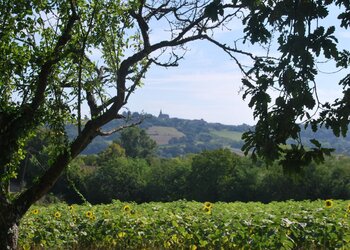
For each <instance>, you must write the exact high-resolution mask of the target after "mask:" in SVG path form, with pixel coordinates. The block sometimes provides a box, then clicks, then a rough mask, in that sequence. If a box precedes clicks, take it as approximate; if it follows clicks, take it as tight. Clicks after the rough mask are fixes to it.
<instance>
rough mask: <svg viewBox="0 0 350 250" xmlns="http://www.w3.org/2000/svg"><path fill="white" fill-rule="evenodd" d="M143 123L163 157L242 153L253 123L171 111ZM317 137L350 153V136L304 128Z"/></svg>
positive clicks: (103, 142)
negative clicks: (227, 151) (212, 120)
mask: <svg viewBox="0 0 350 250" xmlns="http://www.w3.org/2000/svg"><path fill="white" fill-rule="evenodd" d="M132 117H133V119H136V120H137V119H138V118H140V117H141V115H140V114H138V113H133V114H132ZM145 117H146V118H145V119H144V121H143V122H142V123H141V125H140V127H141V128H143V129H145V130H146V132H147V133H148V135H149V136H150V137H151V138H152V139H154V140H155V141H156V142H157V145H158V155H159V156H161V157H175V156H179V155H185V154H189V153H198V152H201V151H203V150H211V149H217V148H222V147H226V148H230V149H232V150H233V151H235V152H236V153H239V154H241V153H242V152H241V151H240V148H241V147H242V145H243V142H242V140H241V136H242V134H243V132H245V131H248V130H249V129H251V130H252V129H254V127H252V126H249V125H246V124H242V125H236V126H234V125H223V124H220V123H208V122H206V121H204V120H187V119H180V118H170V117H169V115H164V114H161V115H160V116H159V117H155V116H152V115H146V116H145ZM121 124H122V121H114V122H111V123H109V124H108V125H107V126H106V127H105V129H107V130H108V129H111V128H114V127H117V126H120V125H121ZM68 130H69V134H70V136H74V134H75V132H74V131H75V129H74V128H73V127H70V128H69V129H68ZM118 136H119V135H118V134H113V135H111V136H108V137H98V138H96V139H95V140H94V141H93V142H92V143H91V144H90V145H89V147H88V148H87V149H86V150H85V151H84V154H94V153H98V152H100V151H101V150H103V149H104V148H106V147H107V146H108V144H110V143H111V142H112V141H113V140H117V139H118ZM314 136H316V138H317V139H318V140H319V141H320V142H321V143H322V144H323V146H325V147H330V148H335V149H336V153H338V154H345V155H350V150H349V149H350V139H349V138H337V137H335V136H334V135H333V134H332V131H330V130H326V129H324V128H322V129H320V130H319V131H318V132H317V133H313V132H312V131H311V130H310V129H307V130H304V131H302V137H303V141H304V143H305V144H306V145H309V140H310V139H312V138H314Z"/></svg>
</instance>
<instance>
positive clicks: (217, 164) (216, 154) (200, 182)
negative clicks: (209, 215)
mask: <svg viewBox="0 0 350 250" xmlns="http://www.w3.org/2000/svg"><path fill="white" fill-rule="evenodd" d="M238 161H239V159H238V156H236V155H234V154H233V153H232V152H231V151H230V150H229V149H217V150H213V151H203V152H202V153H200V154H198V155H196V156H194V157H193V161H192V172H191V175H190V176H189V178H190V183H191V190H192V193H193V198H194V199H195V200H199V201H206V200H209V201H218V200H219V197H220V184H221V183H222V182H223V181H225V178H226V176H228V175H229V174H230V173H232V172H233V171H234V169H235V166H236V165H237V163H238Z"/></svg>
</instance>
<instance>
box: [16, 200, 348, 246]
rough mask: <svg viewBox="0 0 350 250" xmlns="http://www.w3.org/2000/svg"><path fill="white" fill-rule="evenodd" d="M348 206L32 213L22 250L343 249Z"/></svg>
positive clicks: (121, 207) (133, 207) (180, 205)
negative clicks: (36, 249) (37, 249)
mask: <svg viewBox="0 0 350 250" xmlns="http://www.w3.org/2000/svg"><path fill="white" fill-rule="evenodd" d="M349 206H350V201H342V200H327V201H324V200H317V201H301V202H296V201H286V202H272V203H269V204H263V203H258V202H250V203H242V202H234V203H221V202H217V203H209V202H206V203H199V202H188V201H176V202H169V203H159V202H158V203H157V202H151V203H142V204H136V203H125V202H121V201H113V202H112V203H110V204H106V205H94V206H91V205H88V204H86V205H70V206H68V205H67V204H65V203H56V204H52V205H48V206H38V205H36V206H33V207H32V208H31V210H30V211H28V213H27V214H26V215H25V217H24V218H23V220H22V222H21V226H20V227H21V228H20V236H19V244H20V247H21V248H22V249H33V248H34V249H35V248H45V249H46V248H50V249H52V248H54V249H55V248H59V249H70V248H71V249H72V248H73V249H220V248H223V249H335V248H337V249H349V248H350V223H349V222H350V207H349Z"/></svg>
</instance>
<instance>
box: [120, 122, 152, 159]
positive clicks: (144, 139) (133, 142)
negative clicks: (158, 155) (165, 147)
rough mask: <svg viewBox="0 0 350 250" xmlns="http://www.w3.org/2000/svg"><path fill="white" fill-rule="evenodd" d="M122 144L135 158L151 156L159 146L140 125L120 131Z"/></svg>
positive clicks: (130, 155) (126, 151) (126, 152)
mask: <svg viewBox="0 0 350 250" xmlns="http://www.w3.org/2000/svg"><path fill="white" fill-rule="evenodd" d="M120 145H121V146H122V147H123V148H124V149H125V154H126V155H127V156H129V157H133V158H137V157H139V158H147V157H150V156H152V155H154V153H155V150H156V146H157V144H156V142H155V141H154V140H152V139H151V138H150V137H149V135H147V133H146V131H145V130H143V129H140V128H139V127H131V128H127V129H124V130H123V131H122V132H121V133H120Z"/></svg>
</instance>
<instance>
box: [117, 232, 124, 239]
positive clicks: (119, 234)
mask: <svg viewBox="0 0 350 250" xmlns="http://www.w3.org/2000/svg"><path fill="white" fill-rule="evenodd" d="M125 236H126V233H125V232H119V233H118V237H119V238H124V237H125Z"/></svg>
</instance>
